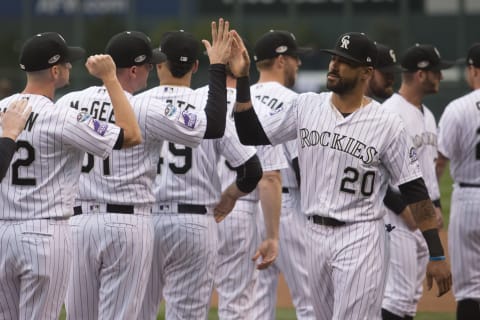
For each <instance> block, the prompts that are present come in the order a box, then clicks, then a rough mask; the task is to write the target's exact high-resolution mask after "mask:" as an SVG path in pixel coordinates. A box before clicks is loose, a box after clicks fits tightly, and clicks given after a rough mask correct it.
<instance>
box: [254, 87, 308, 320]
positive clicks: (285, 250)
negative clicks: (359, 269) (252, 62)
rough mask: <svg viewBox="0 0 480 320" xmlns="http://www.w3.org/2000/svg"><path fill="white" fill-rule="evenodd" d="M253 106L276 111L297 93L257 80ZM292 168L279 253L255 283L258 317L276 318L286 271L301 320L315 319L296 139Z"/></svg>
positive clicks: (287, 149) (286, 178) (285, 183)
mask: <svg viewBox="0 0 480 320" xmlns="http://www.w3.org/2000/svg"><path fill="white" fill-rule="evenodd" d="M250 92H251V95H252V97H253V106H254V108H256V109H259V108H264V109H267V110H269V111H270V112H276V110H278V109H279V108H282V106H283V105H286V104H290V103H291V101H292V100H293V99H294V98H295V97H296V96H297V94H296V93H295V92H294V91H292V90H290V89H288V88H286V87H284V86H282V85H281V84H279V83H278V82H263V83H257V84H254V85H253V86H251V88H250ZM282 148H283V153H284V155H285V157H286V159H287V160H288V164H289V166H288V168H285V169H282V170H281V174H282V187H283V188H282V212H281V215H280V231H279V254H278V257H277V259H276V261H275V262H274V263H273V265H271V266H270V267H269V268H267V269H266V270H264V271H262V272H260V274H259V276H258V279H257V282H256V285H255V298H254V303H253V305H254V308H253V310H254V311H253V314H254V318H255V319H275V311H276V305H277V303H276V302H277V284H278V276H279V274H280V272H281V273H283V275H284V277H285V280H286V282H287V285H288V288H289V290H290V294H291V296H292V301H293V304H294V306H295V310H296V314H297V319H314V318H315V315H314V312H313V306H312V303H311V297H310V288H309V287H308V275H307V270H306V268H305V265H304V264H303V261H305V260H306V256H305V254H306V253H305V244H306V243H305V238H304V235H305V234H304V232H303V230H305V228H306V222H307V220H306V217H305V215H303V214H301V212H300V192H299V190H298V187H299V186H298V183H297V179H296V176H295V172H294V170H293V167H292V160H293V159H294V158H297V157H298V148H297V144H296V141H295V140H292V141H288V142H286V143H284V144H282ZM258 220H259V222H258V230H259V232H260V238H261V239H263V238H265V236H266V235H265V227H264V223H263V216H262V215H258Z"/></svg>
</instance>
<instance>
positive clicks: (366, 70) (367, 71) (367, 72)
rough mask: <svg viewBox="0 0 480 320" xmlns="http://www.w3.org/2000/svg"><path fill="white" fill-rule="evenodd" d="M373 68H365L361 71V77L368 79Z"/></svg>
mask: <svg viewBox="0 0 480 320" xmlns="http://www.w3.org/2000/svg"><path fill="white" fill-rule="evenodd" d="M373 71H374V69H373V67H365V68H363V71H362V77H363V78H364V79H366V80H368V79H370V78H371V77H372V76H373Z"/></svg>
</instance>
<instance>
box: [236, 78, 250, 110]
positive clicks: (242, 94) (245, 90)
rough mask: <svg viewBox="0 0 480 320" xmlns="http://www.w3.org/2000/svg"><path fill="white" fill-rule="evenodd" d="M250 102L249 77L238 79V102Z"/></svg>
mask: <svg viewBox="0 0 480 320" xmlns="http://www.w3.org/2000/svg"><path fill="white" fill-rule="evenodd" d="M249 101H250V82H249V78H248V76H245V77H240V78H238V79H237V102H240V103H244V102H249Z"/></svg>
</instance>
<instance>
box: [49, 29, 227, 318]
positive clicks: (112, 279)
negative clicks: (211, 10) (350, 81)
mask: <svg viewBox="0 0 480 320" xmlns="http://www.w3.org/2000/svg"><path fill="white" fill-rule="evenodd" d="M225 42H227V41H225ZM220 44H222V43H220ZM218 47H220V48H218ZM214 50H216V52H214V53H215V54H217V55H218V57H216V56H213V57H211V59H212V63H213V64H216V63H219V62H220V63H221V61H217V60H220V59H219V58H222V56H221V55H219V54H220V53H219V52H218V50H224V47H223V46H219V45H218V43H217V42H215V43H214ZM106 52H107V53H108V54H110V55H111V56H112V58H113V59H114V61H115V64H116V65H117V66H118V72H117V76H118V78H119V79H120V82H121V84H122V87H123V88H124V90H125V91H126V92H127V93H126V94H128V95H129V96H131V94H132V93H134V92H136V91H138V90H140V89H143V88H144V87H145V86H146V80H147V77H148V74H149V71H150V70H151V68H152V64H157V63H160V62H163V61H164V60H165V59H166V57H165V55H164V54H163V53H161V52H160V51H159V50H157V49H156V50H152V46H151V42H150V39H149V38H148V37H147V36H146V35H144V34H143V33H141V32H136V31H126V32H122V33H119V34H117V35H115V36H113V37H112V38H111V39H110V41H109V43H108V44H107V47H106ZM221 54H223V53H221ZM226 54H228V52H227V53H226ZM211 55H212V54H211ZM227 57H228V56H227ZM216 59H217V60H216ZM214 67H215V65H214V66H213V68H214ZM216 67H218V69H221V68H220V66H216ZM219 71H220V70H219ZM223 77H224V76H223ZM217 78H218V80H217V83H214V86H213V89H212V88H211V91H210V94H211V95H212V98H213V99H214V100H215V103H217V102H219V103H221V102H222V101H225V98H224V97H223V99H222V95H225V93H224V90H225V85H224V84H222V72H219V75H218V76H217ZM104 91H105V90H104V88H103V87H98V86H94V87H90V88H87V89H85V90H82V91H79V92H73V93H70V94H68V95H65V96H64V97H63V98H62V99H61V100H59V102H58V104H59V105H61V106H64V107H68V106H71V107H73V108H78V109H83V108H85V109H88V110H89V112H91V113H92V114H93V115H94V116H95V117H97V118H102V117H105V118H107V119H112V118H113V116H112V111H113V110H112V109H111V107H110V100H109V98H108V96H107V95H105V93H104ZM210 101H211V100H210ZM207 103H211V102H207ZM133 104H134V111H135V113H136V116H137V118H138V121H139V124H140V128H141V130H142V137H143V139H144V142H143V143H142V144H141V145H139V146H137V147H136V148H132V149H129V150H120V151H115V152H113V154H112V155H111V156H110V157H109V158H108V159H107V160H106V161H105V160H102V159H98V158H96V159H95V158H94V157H93V156H89V157H87V159H86V160H87V161H86V164H85V165H84V167H83V169H82V171H83V174H82V175H81V177H80V193H79V195H78V196H77V205H78V206H77V207H75V217H73V218H72V221H71V222H70V225H71V226H72V230H73V247H74V250H73V253H74V255H73V256H74V261H73V272H72V275H71V278H70V283H69V290H68V294H67V300H66V308H67V314H68V316H69V318H72V319H135V318H137V316H138V313H139V311H140V306H141V302H142V299H143V295H144V293H145V288H146V285H147V280H148V274H149V272H150V266H151V259H152V249H153V225H152V221H151V216H150V213H151V206H152V204H153V201H154V196H153V192H152V184H153V178H154V177H155V170H156V163H157V160H158V154H159V152H160V150H161V146H162V143H163V140H164V139H168V140H171V141H175V142H179V143H185V144H188V145H189V146H191V147H194V146H197V145H198V143H199V142H200V140H201V138H202V137H203V136H204V135H205V134H206V119H205V116H204V115H203V114H201V113H198V115H197V113H193V112H190V111H187V112H185V113H184V114H183V117H180V114H179V113H176V112H174V111H172V110H170V109H169V108H170V106H169V105H167V104H164V103H162V102H160V101H153V100H152V101H142V102H141V103H137V102H133ZM209 107H210V108H211V106H209ZM213 107H214V108H215V109H216V108H223V109H225V106H222V105H213ZM169 112H171V113H172V114H170V113H169ZM175 114H176V115H177V116H178V117H175V116H174V115H175ZM186 116H188V117H190V119H189V122H186V121H184V117H186ZM195 117H197V120H195ZM202 118H203V119H202ZM195 121H197V123H195ZM223 122H225V121H223ZM220 126H222V125H220ZM106 235H107V236H106ZM119 243H120V244H122V245H121V246H118V245H117V244H119Z"/></svg>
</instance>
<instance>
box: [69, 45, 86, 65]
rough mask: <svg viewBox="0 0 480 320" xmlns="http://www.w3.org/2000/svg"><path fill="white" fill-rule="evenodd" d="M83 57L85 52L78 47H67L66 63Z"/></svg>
mask: <svg viewBox="0 0 480 320" xmlns="http://www.w3.org/2000/svg"><path fill="white" fill-rule="evenodd" d="M83 57H85V50H84V49H83V48H80V47H68V52H67V57H66V58H65V61H66V62H75V61H78V60H80V59H82V58H83Z"/></svg>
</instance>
